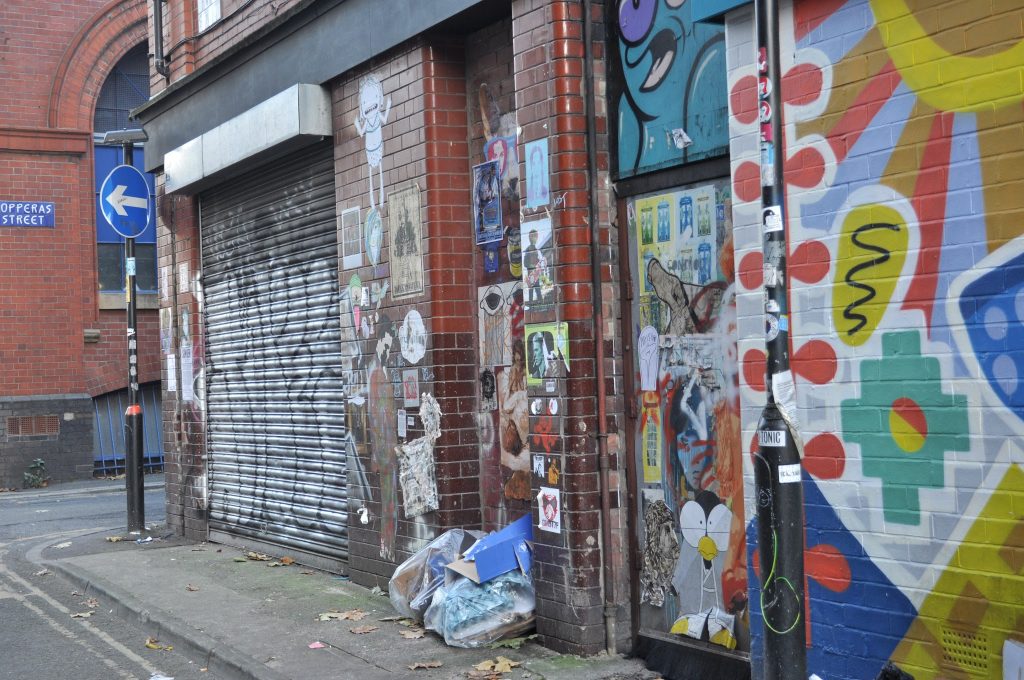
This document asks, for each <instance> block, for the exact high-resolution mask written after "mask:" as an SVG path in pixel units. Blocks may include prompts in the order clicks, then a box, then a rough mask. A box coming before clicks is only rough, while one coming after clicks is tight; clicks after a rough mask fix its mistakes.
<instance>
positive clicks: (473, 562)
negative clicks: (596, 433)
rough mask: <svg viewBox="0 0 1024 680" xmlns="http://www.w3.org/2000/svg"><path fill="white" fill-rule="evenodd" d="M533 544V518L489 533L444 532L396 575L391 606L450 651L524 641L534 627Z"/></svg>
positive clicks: (393, 580) (391, 592) (459, 530)
mask: <svg viewBox="0 0 1024 680" xmlns="http://www.w3.org/2000/svg"><path fill="white" fill-rule="evenodd" d="M532 540H533V526H532V524H531V522H530V516H529V515H524V516H523V517H520V518H519V519H518V520H516V521H515V522H513V523H512V524H510V525H508V526H507V527H505V528H504V529H501V530H500V531H497V532H493V533H491V534H487V535H484V534H483V533H482V532H479V531H469V530H463V529H451V530H449V531H446V532H445V533H443V534H441V535H440V536H438V537H437V538H435V539H434V540H433V541H431V542H430V543H429V544H428V545H427V546H425V547H424V548H422V549H420V550H419V551H418V552H416V553H415V554H414V555H413V556H412V557H410V558H409V559H408V560H406V561H405V562H403V563H402V564H401V565H399V567H398V569H396V570H395V573H394V576H392V577H391V583H390V586H389V588H388V594H389V597H390V598H391V604H392V605H393V606H394V608H395V610H396V611H398V613H400V614H402V615H403V616H406V617H408V618H411V619H415V620H416V621H419V622H422V623H423V624H424V627H425V628H426V629H427V630H432V631H434V632H435V633H437V634H438V635H441V636H442V637H443V638H444V641H445V643H447V644H448V645H451V646H453V647H482V646H484V645H488V644H491V643H493V642H495V641H497V640H501V639H503V638H508V637H516V636H519V635H522V634H523V633H525V632H526V631H528V630H529V629H530V628H532V627H533V624H534V607H535V604H536V591H535V590H534V586H533V579H532V578H531V576H530V566H531V564H532V551H531V548H530V541H532Z"/></svg>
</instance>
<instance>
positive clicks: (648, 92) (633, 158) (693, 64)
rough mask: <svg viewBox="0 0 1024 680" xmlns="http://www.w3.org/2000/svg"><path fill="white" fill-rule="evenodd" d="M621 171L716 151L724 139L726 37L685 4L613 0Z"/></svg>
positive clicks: (675, 0) (636, 170)
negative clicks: (699, 19)
mask: <svg viewBox="0 0 1024 680" xmlns="http://www.w3.org/2000/svg"><path fill="white" fill-rule="evenodd" d="M615 7H616V16H615V28H616V29H617V30H616V40H617V46H618V52H619V62H618V67H619V69H620V71H621V74H622V85H621V89H622V91H621V94H620V96H619V99H618V163H619V175H620V176H621V177H629V176H632V175H636V174H639V173H643V172H647V171H649V170H654V169H656V168H663V167H670V166H673V165H678V164H680V163H683V162H688V161H694V160H699V159H702V158H708V157H710V156H715V155H721V154H723V153H724V152H725V150H726V145H727V144H728V125H727V118H726V112H727V106H726V101H725V35H724V32H723V31H722V29H721V27H718V26H714V25H711V24H702V23H694V22H693V21H691V20H690V3H686V2H680V1H679V0H619V1H618V2H617V3H615Z"/></svg>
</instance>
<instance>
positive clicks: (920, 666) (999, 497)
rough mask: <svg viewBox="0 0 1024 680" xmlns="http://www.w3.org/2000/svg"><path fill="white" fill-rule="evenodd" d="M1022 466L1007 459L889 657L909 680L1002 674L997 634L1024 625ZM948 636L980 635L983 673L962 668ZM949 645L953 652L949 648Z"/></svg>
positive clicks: (1000, 638)
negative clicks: (946, 640) (984, 663)
mask: <svg viewBox="0 0 1024 680" xmlns="http://www.w3.org/2000/svg"><path fill="white" fill-rule="evenodd" d="M1022 592H1024V470H1022V469H1021V467H1020V466H1019V465H1016V464H1011V465H1010V467H1009V469H1008V470H1007V472H1006V475H1004V476H1003V480H1002V482H1000V484H999V486H998V487H996V489H995V491H993V492H992V496H991V497H990V498H989V501H988V502H987V503H986V504H985V507H984V509H983V510H982V511H981V515H980V516H979V517H978V519H977V520H976V521H975V522H974V524H973V525H972V526H971V528H970V530H968V532H967V535H966V536H965V537H964V540H963V542H962V543H961V544H960V547H959V548H958V549H957V551H956V553H955V554H954V555H953V558H952V559H951V560H950V561H949V564H948V565H947V567H946V569H945V571H943V572H942V574H941V576H939V579H938V581H937V582H936V584H935V587H934V588H932V591H931V593H930V594H929V595H928V596H927V597H926V598H925V600H924V602H923V603H922V604H921V609H920V611H918V613H917V618H916V619H914V621H913V623H911V625H910V628H909V629H908V630H907V633H906V635H905V636H904V637H903V640H902V642H900V644H899V645H898V646H897V647H896V650H895V651H894V652H893V655H892V660H893V662H894V663H895V664H896V665H897V666H899V667H900V668H902V669H903V670H905V671H906V672H908V673H910V674H911V675H913V676H914V678H915V679H916V680H931V679H937V678H961V677H963V678H967V677H970V678H979V677H987V678H989V679H990V680H998V679H999V678H1002V663H1003V661H1002V649H1003V641H1004V640H1006V639H1007V638H1008V637H1012V636H1014V635H1015V633H1016V634H1019V632H1020V631H1024V599H1022V597H1021V593H1022ZM943 630H945V631H946V637H947V638H951V637H952V638H955V637H958V636H959V637H960V638H961V639H963V637H967V638H972V639H974V640H978V641H984V643H985V644H986V649H987V658H988V675H984V676H983V675H979V674H978V673H977V672H976V671H974V670H973V669H967V668H962V667H961V666H959V665H957V664H956V662H955V661H954V660H953V659H955V658H956V654H955V650H950V649H944V647H943V643H942V641H943ZM951 652H953V653H951Z"/></svg>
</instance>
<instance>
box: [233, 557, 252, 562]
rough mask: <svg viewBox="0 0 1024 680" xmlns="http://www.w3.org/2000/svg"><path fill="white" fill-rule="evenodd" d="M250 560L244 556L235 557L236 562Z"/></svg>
mask: <svg viewBox="0 0 1024 680" xmlns="http://www.w3.org/2000/svg"><path fill="white" fill-rule="evenodd" d="M248 561H249V560H247V559H245V558H244V557H236V558H235V562H248Z"/></svg>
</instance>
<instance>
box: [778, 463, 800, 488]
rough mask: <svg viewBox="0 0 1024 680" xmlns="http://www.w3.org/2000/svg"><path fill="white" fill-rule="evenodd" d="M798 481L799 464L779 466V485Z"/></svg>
mask: <svg viewBox="0 0 1024 680" xmlns="http://www.w3.org/2000/svg"><path fill="white" fill-rule="evenodd" d="M799 481H800V463H792V464H790V465H780V466H779V484H792V483H793V482H799Z"/></svg>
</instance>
